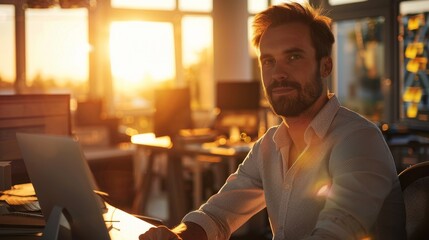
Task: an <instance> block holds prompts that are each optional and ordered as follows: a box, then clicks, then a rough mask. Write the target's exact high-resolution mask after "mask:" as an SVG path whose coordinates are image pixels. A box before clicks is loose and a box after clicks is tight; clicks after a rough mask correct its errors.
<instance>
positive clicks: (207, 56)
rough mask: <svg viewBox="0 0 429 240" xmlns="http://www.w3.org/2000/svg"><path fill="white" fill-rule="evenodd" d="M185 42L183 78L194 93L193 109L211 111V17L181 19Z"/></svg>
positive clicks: (212, 80)
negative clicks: (209, 109)
mask: <svg viewBox="0 0 429 240" xmlns="http://www.w3.org/2000/svg"><path fill="white" fill-rule="evenodd" d="M196 36H198V37H196ZM182 43H183V47H182V49H183V60H182V61H183V68H184V79H185V81H186V84H187V85H188V86H189V87H190V89H191V92H192V97H191V103H192V106H193V107H194V108H202V109H208V108H210V107H211V105H212V101H211V100H212V99H213V98H214V96H213V95H214V93H213V91H212V90H213V88H214V84H213V83H214V79H213V67H212V66H213V51H212V49H213V23H212V19H211V17H207V16H185V17H184V18H183V19H182Z"/></svg>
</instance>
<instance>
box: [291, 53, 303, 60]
mask: <svg viewBox="0 0 429 240" xmlns="http://www.w3.org/2000/svg"><path fill="white" fill-rule="evenodd" d="M298 59H301V55H299V54H292V55H290V56H289V60H291V61H292V60H298Z"/></svg>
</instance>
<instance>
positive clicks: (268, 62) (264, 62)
mask: <svg viewBox="0 0 429 240" xmlns="http://www.w3.org/2000/svg"><path fill="white" fill-rule="evenodd" d="M261 63H262V66H267V67H268V66H272V65H274V64H275V63H276V62H275V60H274V59H271V58H267V59H262V61H261Z"/></svg>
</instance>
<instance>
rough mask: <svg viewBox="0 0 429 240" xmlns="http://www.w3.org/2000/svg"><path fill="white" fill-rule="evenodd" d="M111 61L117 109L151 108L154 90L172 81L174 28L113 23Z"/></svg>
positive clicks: (173, 72) (139, 22)
mask: <svg viewBox="0 0 429 240" xmlns="http://www.w3.org/2000/svg"><path fill="white" fill-rule="evenodd" d="M110 58H111V68H112V77H113V86H114V89H115V96H114V98H115V99H114V103H115V107H116V108H118V109H132V108H150V107H151V101H152V99H153V96H152V94H153V89H154V88H157V87H160V86H162V85H166V84H168V83H170V85H171V84H172V83H171V82H172V81H173V80H174V77H175V61H174V59H175V58H174V37H173V26H172V24H171V23H165V22H144V21H132V22H130V21H126V22H113V23H112V25H111V28H110Z"/></svg>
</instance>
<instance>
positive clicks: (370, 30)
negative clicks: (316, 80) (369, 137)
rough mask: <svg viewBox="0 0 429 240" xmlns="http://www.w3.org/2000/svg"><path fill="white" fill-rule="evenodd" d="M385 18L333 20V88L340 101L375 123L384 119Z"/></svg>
mask: <svg viewBox="0 0 429 240" xmlns="http://www.w3.org/2000/svg"><path fill="white" fill-rule="evenodd" d="M384 25H385V22H384V18H383V17H374V18H362V19H353V20H345V21H338V22H335V23H334V32H335V35H336V44H335V49H334V61H335V64H334V66H335V68H334V74H333V90H334V92H335V93H336V94H337V96H338V98H339V100H340V102H341V103H342V104H343V105H344V106H345V107H347V108H350V109H352V110H354V111H356V112H358V113H360V114H362V115H364V116H366V117H367V118H369V119H370V120H372V121H374V122H379V121H382V120H383V114H384V111H385V109H384V106H383V100H384V98H385V96H384V94H383V90H382V82H383V77H384V76H385V73H384V69H385V68H384V51H385V47H384V39H383V32H384Z"/></svg>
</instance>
